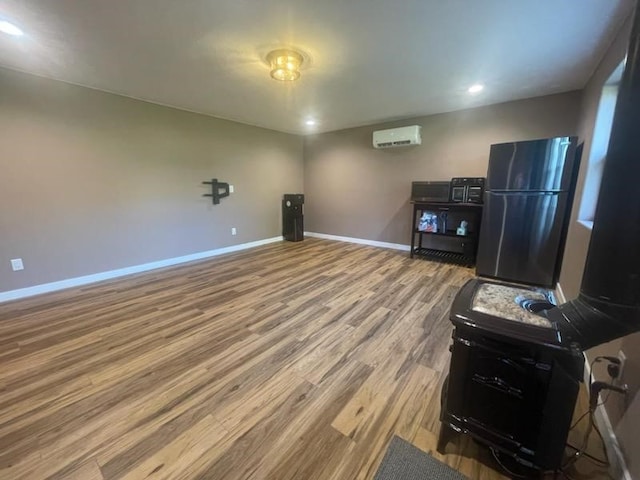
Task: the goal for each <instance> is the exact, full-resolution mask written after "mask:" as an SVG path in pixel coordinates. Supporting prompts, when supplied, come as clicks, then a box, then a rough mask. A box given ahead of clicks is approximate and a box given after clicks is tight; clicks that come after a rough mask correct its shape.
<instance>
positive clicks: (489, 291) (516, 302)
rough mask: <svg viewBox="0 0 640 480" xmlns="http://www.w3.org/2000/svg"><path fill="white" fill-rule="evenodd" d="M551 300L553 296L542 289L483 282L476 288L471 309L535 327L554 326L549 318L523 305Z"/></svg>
mask: <svg viewBox="0 0 640 480" xmlns="http://www.w3.org/2000/svg"><path fill="white" fill-rule="evenodd" d="M552 300H553V297H552V296H551V295H550V294H549V293H548V292H547V291H546V290H543V289H528V288H517V287H510V286H507V285H498V284H495V283H484V284H482V285H480V287H479V288H478V289H477V290H476V293H475V295H474V297H473V302H472V304H471V310H474V311H476V312H480V313H486V314H487V315H493V316H494V317H500V318H504V319H506V320H511V321H514V322H520V323H526V324H529V325H535V326H537V327H544V328H554V327H553V325H552V324H551V322H550V321H549V320H547V319H546V318H544V317H542V316H540V315H538V314H536V313H534V312H532V311H529V310H526V309H525V307H523V304H525V305H526V304H527V303H533V304H537V303H543V304H544V303H548V302H550V301H552ZM553 303H555V302H553Z"/></svg>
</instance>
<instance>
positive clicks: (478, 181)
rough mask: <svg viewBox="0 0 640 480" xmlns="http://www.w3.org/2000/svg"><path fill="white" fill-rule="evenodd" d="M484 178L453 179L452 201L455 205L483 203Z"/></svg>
mask: <svg viewBox="0 0 640 480" xmlns="http://www.w3.org/2000/svg"><path fill="white" fill-rule="evenodd" d="M484 180H485V179H484V178H483V177H457V178H452V179H451V201H452V202H455V203H482V196H483V195H484Z"/></svg>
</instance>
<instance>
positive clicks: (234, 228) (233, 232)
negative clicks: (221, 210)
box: [231, 227, 238, 235]
mask: <svg viewBox="0 0 640 480" xmlns="http://www.w3.org/2000/svg"><path fill="white" fill-rule="evenodd" d="M236 233H238V232H237V230H236V227H231V235H235V234H236Z"/></svg>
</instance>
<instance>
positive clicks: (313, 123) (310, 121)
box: [304, 119, 316, 127]
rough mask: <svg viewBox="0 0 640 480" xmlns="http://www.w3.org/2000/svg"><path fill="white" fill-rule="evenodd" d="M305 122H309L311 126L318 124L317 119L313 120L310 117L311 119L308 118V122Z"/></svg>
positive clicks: (308, 124)
mask: <svg viewBox="0 0 640 480" xmlns="http://www.w3.org/2000/svg"><path fill="white" fill-rule="evenodd" d="M304 123H306V124H307V126H309V127H313V126H314V125H315V124H316V121H315V120H311V119H309V120H307V121H306V122H304Z"/></svg>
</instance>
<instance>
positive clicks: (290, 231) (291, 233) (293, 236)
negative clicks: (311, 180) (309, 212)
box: [282, 193, 304, 242]
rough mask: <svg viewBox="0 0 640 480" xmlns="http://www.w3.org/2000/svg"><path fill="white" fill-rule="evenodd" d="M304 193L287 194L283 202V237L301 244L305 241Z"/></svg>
mask: <svg viewBox="0 0 640 480" xmlns="http://www.w3.org/2000/svg"><path fill="white" fill-rule="evenodd" d="M303 205H304V195H303V194H302V193H285V195H284V199H283V200H282V236H283V237H284V239H285V240H288V241H289V242H301V241H302V240H303V239H304V223H303V219H304V218H303V217H304V215H303V210H302V206H303Z"/></svg>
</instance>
